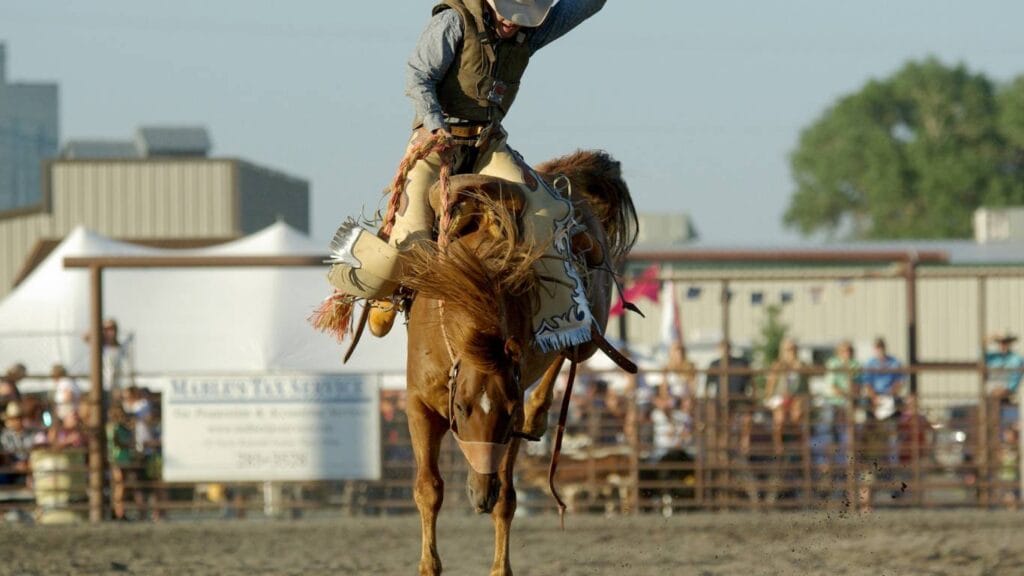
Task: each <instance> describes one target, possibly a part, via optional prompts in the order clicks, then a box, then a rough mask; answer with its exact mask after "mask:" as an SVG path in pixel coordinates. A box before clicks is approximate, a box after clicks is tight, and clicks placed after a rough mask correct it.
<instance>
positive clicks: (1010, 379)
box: [985, 332, 1024, 426]
mask: <svg viewBox="0 0 1024 576" xmlns="http://www.w3.org/2000/svg"><path fill="white" fill-rule="evenodd" d="M989 340H990V341H991V342H992V343H993V344H995V345H996V350H994V351H987V352H986V353H985V366H987V367H988V368H989V369H990V372H988V379H987V380H986V382H985V385H986V388H987V389H988V393H989V395H990V396H991V397H992V398H994V399H996V400H998V402H999V405H1000V409H999V412H1000V422H1001V424H1002V425H1003V426H1010V425H1012V424H1014V423H1016V422H1017V419H1018V410H1019V407H1018V406H1017V404H1018V402H1017V394H1018V391H1019V389H1020V381H1021V377H1022V376H1024V358H1022V357H1021V355H1020V354H1018V353H1016V352H1014V351H1013V350H1012V347H1013V344H1014V343H1015V342H1016V341H1017V336H1016V335H1014V334H1010V333H1009V332H1001V333H997V334H993V335H992V336H991V337H990V338H989Z"/></svg>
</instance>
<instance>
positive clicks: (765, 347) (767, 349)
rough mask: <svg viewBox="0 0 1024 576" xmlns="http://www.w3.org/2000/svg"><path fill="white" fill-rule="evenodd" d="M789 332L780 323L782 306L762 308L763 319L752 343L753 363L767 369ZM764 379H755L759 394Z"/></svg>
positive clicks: (786, 327) (777, 355)
mask: <svg viewBox="0 0 1024 576" xmlns="http://www.w3.org/2000/svg"><path fill="white" fill-rule="evenodd" d="M788 332H789V326H788V325H787V324H785V323H783V322H782V306H780V305H778V304H770V305H768V306H765V308H764V318H763V319H762V320H761V326H760V328H759V334H758V337H757V340H756V341H755V342H754V363H755V365H757V366H761V367H762V368H767V367H768V366H771V365H772V362H775V361H776V360H778V358H779V350H780V349H781V348H782V341H783V340H784V339H785V338H786V333H788ZM764 385H765V378H764V376H763V375H759V376H758V377H757V378H756V382H755V386H756V387H757V389H758V391H759V393H760V391H761V390H763V389H764Z"/></svg>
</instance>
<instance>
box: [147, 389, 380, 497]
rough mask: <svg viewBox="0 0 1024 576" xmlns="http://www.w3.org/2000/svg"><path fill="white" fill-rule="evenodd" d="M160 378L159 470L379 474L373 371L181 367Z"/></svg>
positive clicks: (255, 475) (269, 476)
mask: <svg viewBox="0 0 1024 576" xmlns="http://www.w3.org/2000/svg"><path fill="white" fill-rule="evenodd" d="M162 388H163V456H164V469H163V473H164V480H167V481H170V482H214V481H216V482H230V481H236V482H237V481H308V480H342V479H366V480H375V479H379V478H380V474H381V447H380V395H379V392H378V382H377V379H376V378H369V377H363V376H358V375H333V376H330V375H327V376H325V375H297V376H291V375H287V376H277V375H275V376H239V377H232V376H215V377H197V376H187V377H181V378H169V379H167V381H166V382H165V383H164V385H163V386H162Z"/></svg>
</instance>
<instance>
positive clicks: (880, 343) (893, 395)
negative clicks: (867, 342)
mask: <svg viewBox="0 0 1024 576" xmlns="http://www.w3.org/2000/svg"><path fill="white" fill-rule="evenodd" d="M902 367H903V365H902V364H901V363H900V361H899V360H897V359H896V358H894V357H893V356H890V355H889V353H888V351H887V349H886V343H885V339H883V338H876V339H875V346H874V355H873V356H872V357H871V358H870V359H869V360H868V361H867V362H865V363H864V372H863V373H862V376H861V380H862V381H863V383H864V392H865V393H866V394H867V400H868V408H869V410H868V414H869V415H870V416H871V421H870V422H869V426H868V430H867V434H866V438H865V440H866V443H867V445H868V452H869V453H873V454H874V455H886V456H887V457H888V460H889V463H890V464H895V463H896V461H897V457H898V454H897V452H898V446H897V443H898V436H897V424H898V422H899V412H900V408H901V407H902V406H901V405H902V403H903V382H904V380H905V378H904V376H903V373H902V372H900V371H899V370H900V369H901V368H902ZM886 447H887V448H886Z"/></svg>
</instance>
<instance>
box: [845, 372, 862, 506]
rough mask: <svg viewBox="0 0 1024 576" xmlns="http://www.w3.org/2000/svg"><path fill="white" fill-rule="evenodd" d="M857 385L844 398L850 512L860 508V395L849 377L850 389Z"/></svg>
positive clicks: (847, 491) (847, 485)
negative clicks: (858, 402) (858, 454)
mask: <svg viewBox="0 0 1024 576" xmlns="http://www.w3.org/2000/svg"><path fill="white" fill-rule="evenodd" d="M854 386H857V394H855V395H852V396H851V397H850V398H848V399H847V400H846V423H845V426H846V498H847V503H848V506H849V510H848V511H850V512H852V511H856V510H857V509H858V508H860V480H859V479H858V475H859V473H858V471H857V398H859V397H860V388H859V386H860V385H859V384H857V385H855V384H854V382H853V378H852V377H851V378H850V388H851V390H852V389H853V388H854Z"/></svg>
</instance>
